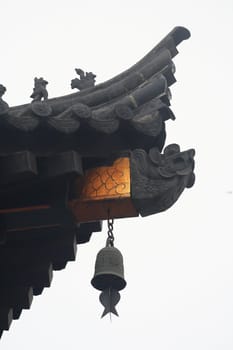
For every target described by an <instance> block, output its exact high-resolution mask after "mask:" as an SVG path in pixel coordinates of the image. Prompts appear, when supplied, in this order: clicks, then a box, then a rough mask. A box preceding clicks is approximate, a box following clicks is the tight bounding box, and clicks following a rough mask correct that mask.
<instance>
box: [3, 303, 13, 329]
mask: <svg viewBox="0 0 233 350" xmlns="http://www.w3.org/2000/svg"><path fill="white" fill-rule="evenodd" d="M12 320H13V309H12V308H8V307H4V306H0V331H1V330H6V331H8V330H9V328H10V325H11V322H12Z"/></svg>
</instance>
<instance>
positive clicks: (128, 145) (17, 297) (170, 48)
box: [0, 27, 195, 337]
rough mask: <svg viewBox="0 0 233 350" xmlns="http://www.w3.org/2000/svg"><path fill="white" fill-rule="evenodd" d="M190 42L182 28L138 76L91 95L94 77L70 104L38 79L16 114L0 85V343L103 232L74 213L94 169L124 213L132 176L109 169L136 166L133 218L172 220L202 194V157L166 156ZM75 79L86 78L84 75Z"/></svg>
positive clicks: (130, 73) (138, 67) (175, 152)
mask: <svg viewBox="0 0 233 350" xmlns="http://www.w3.org/2000/svg"><path fill="white" fill-rule="evenodd" d="M189 36H190V33H189V31H188V30H187V29H185V28H183V27H176V28H174V29H173V30H172V31H171V32H170V33H169V34H168V35H167V36H166V37H165V38H164V39H163V40H162V41H161V42H160V43H159V44H158V45H157V46H155V48H153V50H151V51H150V52H149V53H148V54H147V55H146V56H145V57H144V58H143V59H142V60H140V61H139V62H138V63H137V64H135V65H134V66H132V67H131V68H130V69H128V70H126V71H125V72H123V73H121V74H119V75H117V76H116V77H114V78H112V79H110V80H108V81H106V82H105V83H102V84H99V85H96V86H91V85H93V84H92V82H93V81H94V79H95V75H94V74H93V73H91V72H90V73H86V78H87V80H88V79H89V81H85V84H84V85H85V86H84V87H85V88H84V89H83V90H81V91H80V92H77V93H73V94H70V95H67V96H61V97H58V98H51V99H49V98H48V92H47V89H46V85H47V84H48V82H47V81H46V80H44V79H43V78H35V87H34V89H33V93H32V95H31V98H33V101H32V102H31V103H28V104H23V105H20V106H15V107H9V106H8V104H7V103H6V102H5V101H4V99H3V98H2V96H3V95H4V93H5V91H6V89H5V87H4V86H3V85H0V168H1V173H0V217H1V220H0V278H1V283H2V285H1V289H0V337H1V334H2V332H3V330H8V329H9V327H10V324H11V321H12V320H13V319H18V318H19V316H20V314H21V311H22V310H23V309H29V308H30V305H31V302H32V297H33V295H39V294H41V293H42V291H43V288H45V287H49V286H50V283H51V279H52V271H53V270H61V269H63V268H64V267H65V266H66V264H67V262H68V261H72V260H75V254H76V244H77V243H78V244H80V243H85V242H88V241H89V239H90V237H91V234H92V232H98V231H101V221H100V220H101V219H106V216H102V217H94V219H93V217H92V218H91V219H90V221H86V220H83V221H82V220H78V219H77V218H79V215H78V214H79V213H77V216H75V215H74V212H73V211H72V210H71V209H72V208H73V209H75V208H76V205H77V208H78V209H77V211H78V210H79V208H80V206H79V207H78V205H80V203H79V202H80V198H81V197H80V196H79V195H76V197H75V199H74V198H73V197H74V193H73V188H74V185H76V183H77V182H78V181H80V182H81V183H82V181H83V179H85V176H86V175H85V174H87V173H88V172H89V170H90V173H91V171H92V170H93V174H92V180H93V183H91V185H92V187H93V188H94V192H95V191H96V192H97V190H98V189H100V188H102V187H105V189H106V191H110V190H111V189H112V188H113V190H114V189H115V188H117V191H116V198H117V200H119V203H118V207H117V208H119V207H121V209H122V208H123V209H122V210H121V213H122V211H124V208H125V207H122V203H123V202H120V200H121V196H120V192H119V188H120V189H122V188H123V189H124V188H125V182H124V181H123V182H122V179H121V177H122V176H123V173H124V172H123V170H124V169H123V168H119V169H118V168H114V167H113V169H112V170H111V171H110V170H109V168H108V167H109V166H110V167H111V166H113V165H114V164H115V161H116V160H117V159H118V158H119V159H123V158H121V157H125V158H127V159H128V160H127V161H125V163H127V164H129V169H128V172H129V175H128V177H127V179H128V180H127V181H128V182H127V186H128V187H127V188H128V190H129V198H128V197H127V198H125V202H124V203H127V204H128V203H129V202H130V203H131V205H132V208H131V209H130V210H131V212H130V215H131V216H137V215H139V214H140V215H141V216H147V215H151V214H154V213H158V212H161V211H164V210H166V209H168V208H169V207H171V206H172V205H173V204H174V202H175V201H176V200H177V199H178V198H179V196H180V194H181V193H182V192H183V190H184V189H185V188H189V187H191V186H192V185H193V183H194V179H195V177H194V173H193V169H194V160H193V158H194V154H195V152H194V150H192V149H191V150H188V151H182V152H181V150H180V147H179V146H178V145H177V144H172V145H169V146H167V147H166V148H165V149H164V151H163V154H161V151H162V149H163V146H164V143H165V138H166V133H165V122H166V120H168V119H174V118H175V117H174V114H173V112H172V111H171V109H170V99H171V93H170V86H171V85H172V84H173V83H174V82H175V81H176V80H175V77H174V73H175V66H174V63H173V61H172V58H173V57H174V56H175V55H176V54H177V53H178V51H177V48H176V47H177V46H178V45H179V44H180V43H181V42H182V41H183V40H185V39H187V38H189ZM76 72H77V73H78V74H79V75H80V77H81V75H83V76H84V77H85V74H84V72H83V71H82V70H80V69H76ZM76 83H77V81H76V82H74V81H72V85H73V87H74V86H76ZM79 84H81V82H80V81H79V80H78V86H79ZM81 85H82V84H81ZM81 85H80V87H81ZM42 99H43V100H42ZM118 165H119V164H118ZM98 167H104V169H105V170H104V171H101V170H100V169H99V168H98ZM96 169H97V170H96ZM102 170H103V169H102ZM101 174H102V175H101ZM103 174H104V175H103ZM88 176H90V174H89V175H88ZM114 176H115V177H114ZM118 177H119V178H120V182H119V183H117V182H116V179H117V178H118ZM88 179H89V178H88ZM104 179H105V180H106V182H105V183H104ZM88 181H89V180H88ZM109 183H112V184H113V185H112V188H109V186H110V185H109ZM95 186H97V187H95ZM101 186H102V187H101ZM104 200H105V202H104ZM103 202H104V204H103V203H102V202H101V204H100V205H101V210H102V211H103V210H104V211H105V212H106V211H107V213H108V215H109V207H110V204H109V203H111V205H112V202H113V201H112V199H111V198H110V200H109V202H108V201H106V198H104V199H103ZM70 203H71V204H72V205H71V204H70ZM96 203H97V200H96V199H94V200H93V203H92V205H93V207H94V208H96ZM81 204H82V207H83V208H84V211H85V210H86V208H88V206H89V209H90V202H88V201H87V202H85V201H84V202H83V203H81ZM97 205H98V203H97ZM93 211H94V210H93ZM95 214H96V211H95ZM104 214H106V213H104ZM124 214H125V213H124ZM128 216H129V215H128ZM108 217H109V216H108ZM115 217H122V216H120V215H119V216H115ZM126 217H127V215H126Z"/></svg>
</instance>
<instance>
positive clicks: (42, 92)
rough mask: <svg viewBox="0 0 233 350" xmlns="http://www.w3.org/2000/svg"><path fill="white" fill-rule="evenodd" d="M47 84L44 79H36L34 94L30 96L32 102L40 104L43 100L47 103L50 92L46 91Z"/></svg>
mask: <svg viewBox="0 0 233 350" xmlns="http://www.w3.org/2000/svg"><path fill="white" fill-rule="evenodd" d="M47 84H48V82H47V81H46V80H44V79H43V78H35V79H34V88H33V93H32V94H31V96H30V97H31V98H33V100H32V102H38V101H41V100H42V99H43V100H44V101H46V100H47V99H48V91H47V89H46V85H47Z"/></svg>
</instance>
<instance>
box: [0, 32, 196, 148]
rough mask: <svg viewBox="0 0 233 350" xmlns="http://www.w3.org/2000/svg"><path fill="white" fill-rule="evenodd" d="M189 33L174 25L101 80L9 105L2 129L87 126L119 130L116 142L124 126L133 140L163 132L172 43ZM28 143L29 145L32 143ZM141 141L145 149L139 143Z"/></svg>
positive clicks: (69, 131) (79, 129)
mask: <svg viewBox="0 0 233 350" xmlns="http://www.w3.org/2000/svg"><path fill="white" fill-rule="evenodd" d="M189 36H190V33H189V31H188V30H187V29H186V28H183V27H176V28H174V29H173V30H172V31H171V32H170V33H169V34H168V35H167V36H166V37H165V38H164V39H163V40H162V41H161V42H160V43H159V44H158V45H157V46H155V48H153V50H151V51H150V52H149V53H148V54H147V55H146V56H145V57H144V58H143V59H142V60H140V61H139V62H138V63H136V64H135V65H134V66H132V67H131V68H130V69H128V70H126V71H125V72H123V73H121V74H119V75H118V76H116V77H114V78H112V79H110V80H108V81H106V82H105V83H102V84H99V85H97V86H95V87H92V88H89V89H86V90H83V91H81V92H78V93H74V94H70V95H66V96H62V97H57V98H52V99H49V100H47V101H45V102H39V103H30V104H25V105H21V106H16V107H11V108H9V109H8V110H7V112H4V113H2V115H1V120H0V123H1V129H2V133H4V132H5V130H6V132H7V133H8V132H9V130H12V129H14V132H16V133H20V132H24V133H25V132H27V133H28V134H31V135H32V136H33V133H35V132H36V133H37V136H38V134H40V131H39V130H40V129H41V127H42V129H43V132H44V130H45V129H46V130H47V131H48V133H49V132H51V131H52V132H53V133H58V134H59V133H63V134H64V135H68V134H74V133H78V134H79V136H80V134H83V132H84V130H85V136H86V137H88V135H89V134H90V133H93V132H94V133H95V132H97V133H102V134H105V135H110V134H113V133H116V132H119V133H120V135H119V140H118V141H117V140H116V142H121V141H120V140H121V138H122V132H123V134H124V135H125V134H127V132H126V130H128V133H129V132H130V133H132V134H134V139H135V138H137V137H138V134H142V135H143V136H144V137H146V138H149V139H150V138H154V139H155V138H158V137H159V135H160V134H161V132H162V133H164V122H165V121H166V120H167V119H174V115H173V113H172V111H171V110H170V109H169V105H170V90H169V86H171V85H172V84H173V83H174V82H175V81H176V80H175V77H174V72H175V66H174V64H173V62H172V58H173V57H174V56H175V55H176V54H177V52H178V51H177V49H176V46H177V45H178V44H180V42H182V41H183V40H185V39H187V38H188V37H189ZM0 112H1V111H0ZM22 136H23V135H22ZM24 136H25V135H24ZM24 136H23V137H24ZM160 136H161V135H160ZM11 137H12V135H11ZM17 137H18V138H20V135H18V136H17ZM41 137H43V135H41ZM162 138H163V139H164V136H163V137H162ZM160 139H161V137H160ZM63 141H64V140H63ZM14 142H18V141H14ZM29 142H30V141H29ZM37 142H39V143H40V142H42V140H41V141H38V140H37ZM143 142H144V141H143ZM123 143H124V142H123ZM145 143H146V142H145ZM152 144H155V143H153V141H152V142H151V140H150V142H149V144H148V145H146V147H147V146H152ZM2 146H3V145H2V144H1V147H2ZM28 146H29V147H28V148H29V149H31V148H30V143H29V144H28ZM135 146H137V143H134V142H133V144H132V145H130V144H127V147H128V148H135ZM139 146H140V147H141V148H143V144H140V145H139ZM162 146H163V144H160V145H159V146H158V147H159V148H161V147H162ZM22 147H23V146H22ZM22 147H21V146H19V147H16V149H17V150H18V149H19V150H20V149H22ZM3 148H4V147H3ZM55 148H56V147H55ZM72 148H74V149H78V150H79V148H80V145H74V144H72ZM120 148H121V147H120ZM32 150H33V147H32ZM48 151H49V150H48Z"/></svg>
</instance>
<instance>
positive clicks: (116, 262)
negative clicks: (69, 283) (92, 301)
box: [91, 239, 126, 317]
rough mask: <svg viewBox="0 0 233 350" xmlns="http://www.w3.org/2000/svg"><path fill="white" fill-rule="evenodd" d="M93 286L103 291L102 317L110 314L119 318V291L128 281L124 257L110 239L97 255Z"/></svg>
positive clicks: (101, 299) (101, 300)
mask: <svg viewBox="0 0 233 350" xmlns="http://www.w3.org/2000/svg"><path fill="white" fill-rule="evenodd" d="M91 284H92V285H93V287H94V288H96V289H98V290H101V291H102V293H101V294H100V302H101V304H102V305H103V306H104V307H105V309H104V312H103V314H102V317H103V316H105V315H106V314H108V313H110V315H111V313H113V314H115V315H116V316H118V313H117V311H116V309H115V306H116V304H117V303H118V302H119V300H120V294H119V290H122V289H123V288H125V286H126V281H125V279H124V266H123V256H122V254H121V252H120V251H119V249H117V248H115V247H114V246H113V241H111V240H109V239H107V243H106V247H105V248H103V249H101V250H100V251H99V253H98V254H97V257H96V263H95V273H94V277H93V278H92V280H91Z"/></svg>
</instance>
